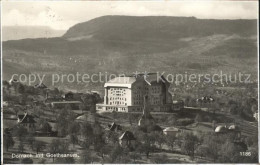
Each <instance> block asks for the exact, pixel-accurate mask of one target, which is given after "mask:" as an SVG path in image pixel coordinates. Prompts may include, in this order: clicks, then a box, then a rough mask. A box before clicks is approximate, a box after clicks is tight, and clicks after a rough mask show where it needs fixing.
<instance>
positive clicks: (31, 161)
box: [21, 158, 33, 164]
mask: <svg viewBox="0 0 260 165" xmlns="http://www.w3.org/2000/svg"><path fill="white" fill-rule="evenodd" d="M21 163H22V164H33V160H32V159H30V158H24V159H22V160H21Z"/></svg>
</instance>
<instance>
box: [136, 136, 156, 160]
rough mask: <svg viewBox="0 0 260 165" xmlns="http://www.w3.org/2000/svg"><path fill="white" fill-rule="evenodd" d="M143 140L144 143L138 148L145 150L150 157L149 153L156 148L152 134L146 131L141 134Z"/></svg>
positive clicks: (141, 150)
mask: <svg viewBox="0 0 260 165" xmlns="http://www.w3.org/2000/svg"><path fill="white" fill-rule="evenodd" d="M141 141H142V142H143V143H141V144H140V146H139V147H138V150H139V151H140V152H143V153H145V154H146V157H147V158H148V157H149V154H150V153H151V152H152V151H153V150H154V147H153V139H152V137H151V136H149V134H147V133H145V134H143V135H142V136H141Z"/></svg>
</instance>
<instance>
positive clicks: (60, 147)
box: [48, 139, 69, 162]
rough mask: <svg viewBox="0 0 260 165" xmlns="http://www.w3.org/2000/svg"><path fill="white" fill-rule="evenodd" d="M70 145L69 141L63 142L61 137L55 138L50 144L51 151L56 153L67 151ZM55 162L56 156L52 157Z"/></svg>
mask: <svg viewBox="0 0 260 165" xmlns="http://www.w3.org/2000/svg"><path fill="white" fill-rule="evenodd" d="M68 147H69V145H68V144H67V143H64V142H62V141H61V140H59V139H53V140H52V142H51V143H50V144H49V146H48V148H49V153H51V154H56V153H60V154H62V153H67V151H68ZM52 160H53V162H54V157H53V158H52Z"/></svg>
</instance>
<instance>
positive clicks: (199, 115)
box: [195, 113, 202, 123]
mask: <svg viewBox="0 0 260 165" xmlns="http://www.w3.org/2000/svg"><path fill="white" fill-rule="evenodd" d="M195 122H197V123H200V122H202V116H201V114H199V113H198V114H197V115H196V117H195Z"/></svg>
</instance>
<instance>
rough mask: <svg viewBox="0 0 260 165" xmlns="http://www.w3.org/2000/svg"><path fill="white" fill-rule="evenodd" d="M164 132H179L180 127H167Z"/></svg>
mask: <svg viewBox="0 0 260 165" xmlns="http://www.w3.org/2000/svg"><path fill="white" fill-rule="evenodd" d="M163 132H179V129H178V128H176V127H167V128H165V129H164V130H163Z"/></svg>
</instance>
